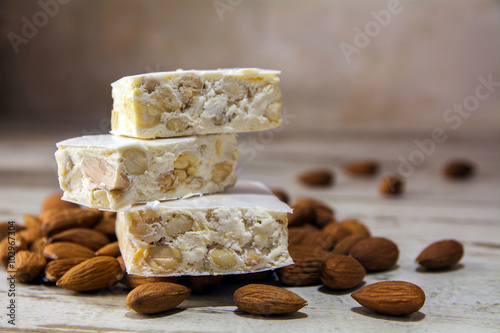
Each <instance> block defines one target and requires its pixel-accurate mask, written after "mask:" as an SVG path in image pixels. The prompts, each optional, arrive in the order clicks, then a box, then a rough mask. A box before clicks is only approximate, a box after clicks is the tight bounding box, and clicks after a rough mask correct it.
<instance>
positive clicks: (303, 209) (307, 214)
mask: <svg viewBox="0 0 500 333" xmlns="http://www.w3.org/2000/svg"><path fill="white" fill-rule="evenodd" d="M290 207H291V208H292V209H293V213H288V214H287V216H288V227H289V228H292V227H298V226H301V225H304V224H313V223H314V219H315V218H316V216H315V212H314V209H313V207H311V206H309V205H308V204H306V203H304V202H298V203H293V204H291V205H290Z"/></svg>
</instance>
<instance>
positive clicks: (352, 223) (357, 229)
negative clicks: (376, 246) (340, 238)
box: [340, 219, 371, 238]
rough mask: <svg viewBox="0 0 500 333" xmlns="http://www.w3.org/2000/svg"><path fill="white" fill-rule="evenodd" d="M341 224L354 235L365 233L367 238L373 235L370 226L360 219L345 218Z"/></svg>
mask: <svg viewBox="0 0 500 333" xmlns="http://www.w3.org/2000/svg"><path fill="white" fill-rule="evenodd" d="M340 224H341V225H342V227H344V228H345V229H347V230H348V231H349V233H350V234H351V235H354V234H356V235H363V236H365V238H366V237H370V236H371V234H370V230H368V228H367V227H366V226H365V225H364V224H363V223H361V222H360V221H359V220H356V219H346V220H343V221H342V222H340Z"/></svg>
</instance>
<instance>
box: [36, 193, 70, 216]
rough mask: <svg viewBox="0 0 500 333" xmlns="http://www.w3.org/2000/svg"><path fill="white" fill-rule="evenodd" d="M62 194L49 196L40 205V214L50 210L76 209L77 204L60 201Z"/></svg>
mask: <svg viewBox="0 0 500 333" xmlns="http://www.w3.org/2000/svg"><path fill="white" fill-rule="evenodd" d="M61 197H62V193H61V192H59V193H54V194H51V195H49V196H48V197H47V198H45V200H44V201H43V203H42V213H44V212H47V211H49V210H52V209H57V210H62V209H67V208H78V207H79V206H78V204H76V203H73V202H69V201H64V200H61Z"/></svg>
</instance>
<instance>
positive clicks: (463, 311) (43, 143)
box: [0, 131, 500, 332]
mask: <svg viewBox="0 0 500 333" xmlns="http://www.w3.org/2000/svg"><path fill="white" fill-rule="evenodd" d="M454 134H455V135H454V136H452V137H450V138H449V139H448V140H447V141H446V142H445V143H441V144H437V145H436V147H435V152H434V153H432V154H430V156H426V157H425V160H424V161H423V164H422V165H421V166H419V167H417V168H416V169H415V171H414V172H413V173H412V174H411V175H409V176H408V177H407V178H406V192H405V194H404V195H403V196H402V197H400V198H394V199H390V198H384V197H382V196H380V195H379V194H378V192H377V182H378V179H379V178H380V177H382V176H383V175H384V173H386V172H389V171H397V169H398V166H399V164H400V160H399V159H398V157H399V156H403V157H404V158H405V159H408V158H409V156H410V155H411V154H412V153H413V152H414V151H415V150H416V149H417V146H416V145H415V143H414V140H415V139H421V140H422V139H425V138H428V137H429V136H428V132H422V133H411V134H398V133H395V134H394V133H393V134H391V135H389V134H381V133H378V134H377V133H371V134H370V133H343V134H342V133H340V134H334V135H333V134H321V133H303V134H295V133H286V131H285V132H283V133H277V132H274V133H273V135H267V136H264V135H259V134H255V133H254V134H250V135H248V134H247V135H241V136H240V145H241V158H240V169H239V176H240V177H241V178H247V179H255V180H260V181H263V182H265V183H267V184H268V185H272V186H279V187H282V188H284V189H286V190H287V191H288V192H289V194H290V195H291V196H292V198H297V197H299V196H310V197H314V198H318V199H321V200H323V201H326V202H328V203H329V204H331V205H332V207H334V208H335V211H336V215H337V217H338V218H339V219H343V218H347V217H355V218H359V219H360V220H362V221H363V222H365V223H366V224H367V225H368V226H369V228H370V229H371V230H372V233H373V234H374V235H379V236H385V237H388V238H390V239H392V240H394V241H395V242H396V243H397V244H398V246H399V248H400V251H401V255H400V259H399V262H398V266H397V267H396V268H395V269H393V270H391V271H389V272H383V273H378V274H369V275H368V276H367V277H366V279H365V281H366V284H370V283H373V282H377V281H383V280H405V281H410V282H413V283H415V284H417V285H419V286H421V287H422V288H423V290H424V291H425V293H426V295H427V301H426V304H425V306H424V307H423V308H422V310H421V311H420V312H418V313H415V314H413V315H411V316H404V317H389V316H384V315H379V314H375V313H373V312H371V311H368V310H365V309H364V308H361V307H360V306H359V305H358V304H357V303H356V302H355V301H354V300H353V299H352V298H351V297H350V292H332V291H330V290H328V289H327V288H325V287H322V286H308V287H295V288H289V289H290V290H293V291H294V292H296V293H297V294H299V295H300V296H302V297H303V298H305V299H306V300H308V302H309V306H307V307H305V308H304V309H302V310H301V311H300V312H299V313H296V314H294V315H290V316H283V317H262V316H253V315H248V314H244V313H242V312H240V311H236V308H235V306H234V304H233V300H232V293H233V291H234V290H235V289H236V288H237V287H239V285H225V286H222V287H221V288H219V289H218V291H217V292H215V293H213V294H209V295H204V296H197V295H192V296H191V297H190V298H189V299H188V300H186V301H185V302H184V303H182V304H181V306H180V307H179V308H178V309H175V310H173V311H170V312H168V313H165V314H161V315H156V316H144V315H139V314H136V313H134V312H133V311H131V310H129V309H128V308H127V307H126V306H125V297H126V294H127V292H126V291H125V290H123V289H122V288H120V287H117V288H113V289H111V290H105V291H101V292H97V293H85V294H78V295H77V294H76V293H73V292H69V291H66V290H63V289H60V288H56V287H53V286H45V285H23V284H21V283H16V285H15V288H16V297H15V300H16V326H15V327H14V326H11V325H9V324H8V323H7V319H8V318H7V317H6V316H5V313H6V306H7V305H8V301H9V298H8V297H7V295H6V290H7V288H8V286H7V283H6V281H7V280H6V272H5V271H3V270H2V272H1V273H0V281H1V282H0V290H1V291H2V298H1V304H0V305H1V308H2V309H3V310H1V311H0V313H1V315H0V316H1V317H0V318H1V319H0V328H1V331H6V332H8V331H14V330H16V329H17V330H21V331H23V332H39V331H41V332H47V331H50V332H54V331H56V332H59V331H70V332H94V331H99V332H101V331H106V332H108V331H110V332H161V331H177V332H264V331H265V332H331V331H345V332H365V331H383V332H406V331H428V332H438V331H439V332H441V331H445V332H473V331H477V332H488V331H492V332H498V331H499V330H500V305H499V304H500V297H499V296H500V293H499V290H500V289H499V282H500V281H499V277H500V260H499V259H500V220H499V219H500V149H499V148H500V146H499V142H500V140H499V135H498V133H482V134H481V135H458V134H457V133H454ZM76 135H78V133H76V134H75V133H71V134H70V133H57V132H56V133H55V134H54V133H53V134H36V135H31V136H23V135H19V134H18V133H16V132H5V131H3V132H2V134H1V135H0V139H1V141H0V142H1V143H0V156H2V157H3V158H2V159H1V160H0V219H2V220H6V219H10V220H12V219H13V220H15V221H18V223H21V222H22V214H23V213H32V214H36V213H38V211H39V207H40V204H41V202H42V200H43V198H44V197H45V196H46V195H47V194H49V193H51V192H53V191H54V190H56V189H57V179H56V173H55V162H54V159H53V153H54V151H55V147H54V143H55V142H57V141H58V140H61V139H64V138H67V137H69V136H76ZM413 154H414V155H415V156H416V155H418V153H413ZM415 156H414V157H415ZM366 157H371V158H375V159H377V160H378V161H380V162H381V164H382V166H383V170H382V172H381V173H380V174H379V175H378V176H377V177H375V178H373V179H351V178H348V177H346V176H345V175H343V174H342V172H341V165H342V164H343V163H345V162H348V161H351V160H354V159H358V158H366ZM452 157H467V158H470V159H472V160H473V161H475V162H476V163H477V165H478V172H477V175H476V176H475V177H474V178H472V179H470V180H468V181H463V182H451V181H447V180H445V179H444V178H443V177H442V175H441V168H442V166H443V163H444V162H446V161H447V160H448V159H450V158H452ZM313 167H327V168H330V169H332V170H334V171H335V173H336V183H335V185H334V186H332V187H330V188H326V189H310V188H306V187H303V186H302V185H300V184H298V183H297V182H296V178H295V177H296V175H297V173H298V172H300V171H302V170H306V169H309V168H313ZM444 238H455V239H458V240H460V241H462V242H463V243H464V245H465V252H466V254H465V257H464V259H463V261H462V265H461V266H460V267H459V268H458V269H455V270H451V271H445V272H440V273H426V272H422V271H420V270H418V269H417V266H416V265H415V264H414V259H415V257H416V256H417V255H418V253H419V252H420V251H421V250H422V249H423V248H424V247H425V246H426V245H427V244H429V243H431V242H433V241H435V240H440V239H444ZM276 284H277V282H276Z"/></svg>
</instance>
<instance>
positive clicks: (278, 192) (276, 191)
mask: <svg viewBox="0 0 500 333" xmlns="http://www.w3.org/2000/svg"><path fill="white" fill-rule="evenodd" d="M270 190H271V192H273V194H274V195H275V196H276V197H278V199H280V200H281V201H283V202H284V203H286V204H287V203H288V202H289V200H290V197H289V196H288V194H287V193H286V192H285V190H283V189H281V188H277V187H270Z"/></svg>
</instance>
